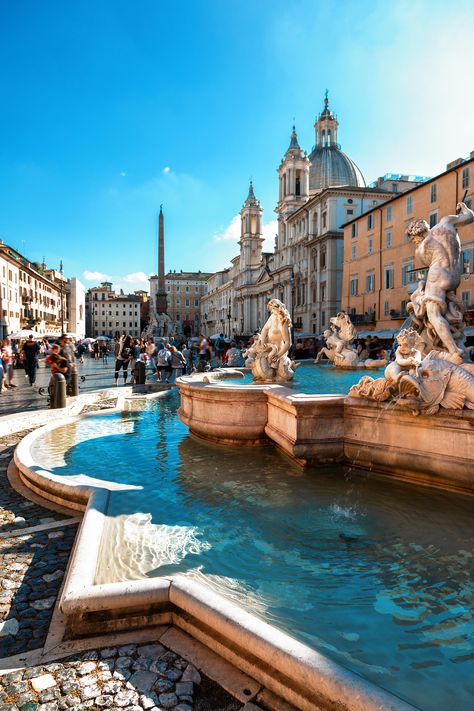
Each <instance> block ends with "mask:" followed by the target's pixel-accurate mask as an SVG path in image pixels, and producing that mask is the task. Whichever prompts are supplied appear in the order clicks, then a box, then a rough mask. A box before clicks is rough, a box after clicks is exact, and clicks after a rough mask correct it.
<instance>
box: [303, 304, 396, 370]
mask: <svg viewBox="0 0 474 711" xmlns="http://www.w3.org/2000/svg"><path fill="white" fill-rule="evenodd" d="M329 325H330V327H331V330H326V331H324V334H323V335H324V338H325V339H326V346H325V347H323V348H321V350H320V351H319V353H318V355H317V356H316V359H315V361H314V362H315V363H320V361H321V358H322V357H323V356H326V358H327V359H328V360H329V362H330V363H332V364H333V365H334V366H337V367H338V368H356V367H357V368H382V367H383V366H384V365H387V361H386V360H382V359H374V358H367V360H363V361H361V360H359V356H358V355H357V353H356V351H355V350H354V348H353V346H352V342H353V341H354V338H356V337H357V331H356V329H355V327H354V324H353V323H352V321H351V319H350V316H349V315H348V314H346V312H345V311H340V312H339V313H338V314H336V316H333V317H332V318H330V319H329Z"/></svg>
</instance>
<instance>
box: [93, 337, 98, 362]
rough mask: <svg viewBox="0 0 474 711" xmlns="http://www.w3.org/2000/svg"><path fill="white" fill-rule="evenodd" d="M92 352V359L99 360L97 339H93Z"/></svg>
mask: <svg viewBox="0 0 474 711" xmlns="http://www.w3.org/2000/svg"><path fill="white" fill-rule="evenodd" d="M92 352H93V354H94V360H99V353H100V343H99V341H95V343H94V344H93V346H92Z"/></svg>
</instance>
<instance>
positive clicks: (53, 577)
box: [43, 570, 64, 583]
mask: <svg viewBox="0 0 474 711" xmlns="http://www.w3.org/2000/svg"><path fill="white" fill-rule="evenodd" d="M63 575H64V572H63V571H62V570H56V571H55V572H54V573H51V575H43V580H44V581H45V583H51V582H53V581H54V580H60V579H61V578H62V577H63Z"/></svg>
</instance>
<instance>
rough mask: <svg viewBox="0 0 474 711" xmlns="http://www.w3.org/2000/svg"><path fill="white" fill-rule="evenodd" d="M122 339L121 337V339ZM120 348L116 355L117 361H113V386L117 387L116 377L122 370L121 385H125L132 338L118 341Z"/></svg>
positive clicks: (130, 356) (130, 357)
mask: <svg viewBox="0 0 474 711" xmlns="http://www.w3.org/2000/svg"><path fill="white" fill-rule="evenodd" d="M122 338H123V337H122ZM119 343H120V347H119V350H118V353H117V359H116V361H115V376H114V380H115V385H116V386H117V385H118V377H119V373H120V370H123V384H124V385H126V383H127V376H128V364H129V363H130V361H131V359H132V337H131V336H126V337H125V338H124V339H123V340H120V341H119Z"/></svg>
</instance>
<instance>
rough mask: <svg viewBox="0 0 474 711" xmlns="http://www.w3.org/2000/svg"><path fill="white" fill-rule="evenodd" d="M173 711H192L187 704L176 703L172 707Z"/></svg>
mask: <svg viewBox="0 0 474 711" xmlns="http://www.w3.org/2000/svg"><path fill="white" fill-rule="evenodd" d="M174 711H193V707H192V706H189V704H178V705H177V706H175V707H174Z"/></svg>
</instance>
